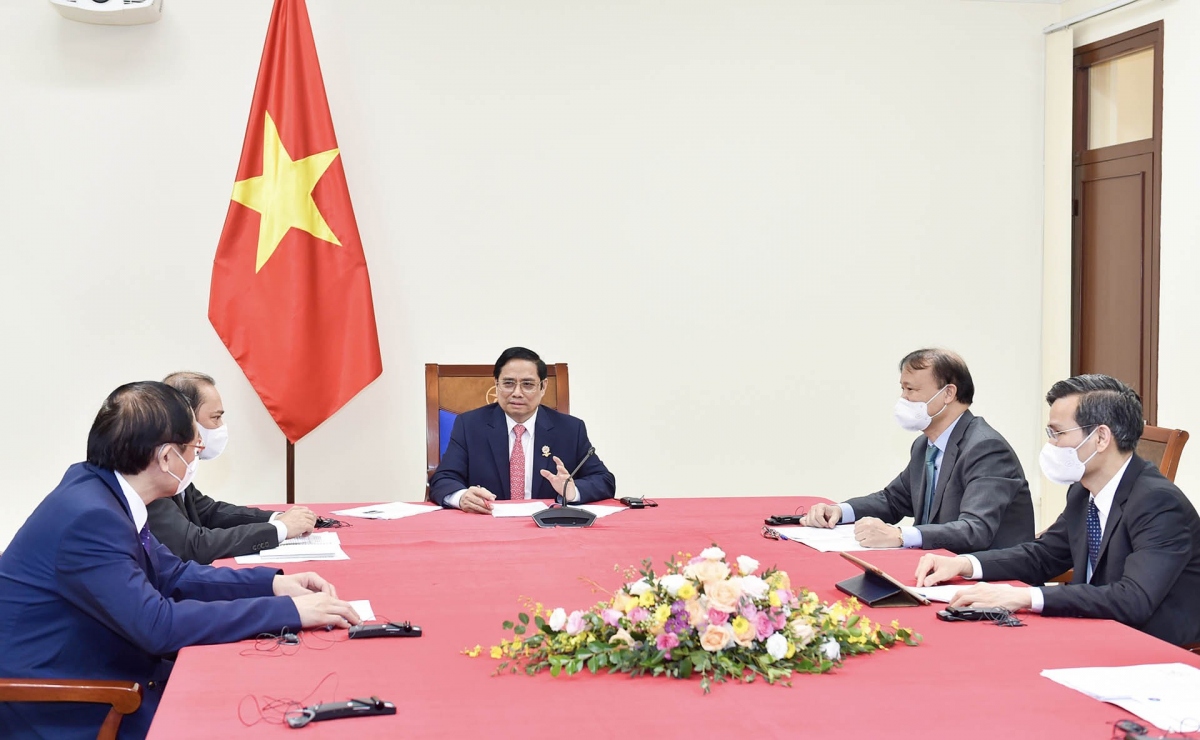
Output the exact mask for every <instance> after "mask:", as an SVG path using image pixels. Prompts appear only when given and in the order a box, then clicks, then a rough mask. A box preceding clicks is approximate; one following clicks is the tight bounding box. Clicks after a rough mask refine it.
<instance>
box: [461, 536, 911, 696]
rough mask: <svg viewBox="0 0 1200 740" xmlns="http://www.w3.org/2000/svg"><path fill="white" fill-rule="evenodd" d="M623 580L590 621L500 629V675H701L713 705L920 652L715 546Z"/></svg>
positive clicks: (495, 653) (529, 616)
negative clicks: (900, 651) (505, 633)
mask: <svg viewBox="0 0 1200 740" xmlns="http://www.w3.org/2000/svg"><path fill="white" fill-rule="evenodd" d="M626 576H627V580H628V581H629V582H627V583H626V584H625V585H624V586H622V587H621V588H620V589H619V590H618V591H617V592H616V593H615V594H614V595H613V596H612V598H610V599H609V600H608V601H603V602H600V603H598V604H596V605H595V606H593V607H592V608H591V609H589V610H587V611H583V610H579V611H572V612H570V613H569V614H568V613H567V611H566V610H565V609H562V608H556V609H549V608H546V607H543V605H542V604H540V603H527V608H528V611H522V612H521V613H519V614H518V615H517V619H516V621H510V622H505V623H504V629H505V630H511V631H512V633H513V638H512V639H511V640H509V639H505V640H502V641H501V643H500V644H499V645H497V646H495V647H493V648H492V649H491V657H492V658H495V659H497V660H500V661H501V663H500V665H499V666H498V668H497V669H496V672H497V673H504V672H512V673H516V672H518V671H521V670H523V671H524V672H525V673H527V674H529V675H533V674H535V673H538V672H539V671H543V670H549V671H550V675H552V676H557V675H559V674H560V673H563V672H565V673H567V674H568V675H570V674H573V673H579V672H581V671H584V670H588V671H590V672H592V673H597V672H598V671H601V670H604V671H607V672H609V673H617V672H620V673H629V674H632V675H644V674H650V675H654V676H671V677H673V678H689V677H691V676H692V675H693V674H699V675H700V676H701V679H700V686H701V688H702V689H703V690H704V692H705V693H708V691H709V690H710V689H711V686H712V682H714V681H717V682H722V681H725V680H726V679H734V680H744V681H747V682H750V681H753V680H754V679H755V677H757V676H761V677H762V678H764V679H765V680H766V681H767V682H768V683H775V682H777V681H781V680H782V681H786V680H787V679H789V678H790V677H791V675H792V673H794V672H797V671H800V672H804V673H824V672H826V671H828V670H830V669H831V668H833V666H834V665H837V664H839V663H840V662H841V661H842V659H843V658H845V657H846V656H849V655H859V654H863V653H873V652H875V651H876V650H880V649H887V648H889V647H891V646H892V645H894V644H896V642H903V643H905V644H906V645H916V644H917V643H918V641H919V640H920V635H917V634H915V633H914V632H913V631H912V630H910V629H907V628H904V627H901V626H900V625H899V623H897V622H895V621H893V622H892V623H891V628H890V629H889V628H885V627H884V626H883V625H881V624H879V623H875V622H872V621H871V620H869V619H867V618H866V617H864V616H862V615H861V614H858V613H857V612H858V610H859V609H860V606H859V604H858V602H857V601H856V600H855V599H849V600H847V601H844V602H843V601H839V602H836V603H834V604H827V603H822V602H821V601H820V600H819V599H818V598H817V596H816V594H813V593H811V592H809V591H807V590H800V591H796V590H793V587H792V583H791V580H790V579H789V578H788V575H787V573H785V572H783V571H781V570H776V569H774V568H771V569H767V570H765V571H763V572H762V573H759V563H758V561H757V560H755V559H753V558H750V557H746V556H744V555H743V556H741V557H738V558H737V559H736V560H735V561H733V562H727V561H726V559H725V553H724V552H723V551H722V550H721V549H720V548H719V547H717V546H715V545H714V546H713V547H709V548H707V549H705V550H704V551H703V552H701V553H700V554H699V555H698V556H696V557H694V558H690V559H683V560H676V559H675V558H674V557H672V558H671V560H670V561H668V562H667V563H666V573H665V574H663V575H661V576H659V575H658V574H656V573H655V572H654V569H653V567H652V566H651V562H650V561H649V560H646V561H643V563H642V567H641V568H640V569H637V570H631V571H629V572H627V573H626ZM481 651H482V648H481V647H480V646H476V647H474V648H471V649H469V650H465V651H464V653H466V654H467V655H470V656H472V657H474V656H476V655H478V654H479V653H480V652H481Z"/></svg>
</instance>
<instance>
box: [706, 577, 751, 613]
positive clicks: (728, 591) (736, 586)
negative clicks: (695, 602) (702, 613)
mask: <svg viewBox="0 0 1200 740" xmlns="http://www.w3.org/2000/svg"><path fill="white" fill-rule="evenodd" d="M704 594H705V595H706V596H707V597H708V607H709V609H717V610H719V611H723V612H726V613H728V614H733V613H734V612H735V611H737V605H738V599H740V598H742V584H741V583H739V582H738V580H737V579H736V578H731V579H730V580H728V581H717V582H716V583H709V584H705V586H704Z"/></svg>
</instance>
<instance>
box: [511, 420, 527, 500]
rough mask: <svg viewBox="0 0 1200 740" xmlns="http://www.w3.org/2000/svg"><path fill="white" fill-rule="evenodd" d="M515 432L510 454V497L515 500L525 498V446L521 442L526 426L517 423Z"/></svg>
mask: <svg viewBox="0 0 1200 740" xmlns="http://www.w3.org/2000/svg"><path fill="white" fill-rule="evenodd" d="M513 434H514V435H515V436H516V439H514V440H513V448H512V454H511V455H509V456H508V490H509V492H510V494H511V495H510V496H509V498H511V499H512V500H513V501H524V500H525V446H524V445H523V444H521V437H524V436H525V426H524V425H523V424H517V425H516V426H515V427H513Z"/></svg>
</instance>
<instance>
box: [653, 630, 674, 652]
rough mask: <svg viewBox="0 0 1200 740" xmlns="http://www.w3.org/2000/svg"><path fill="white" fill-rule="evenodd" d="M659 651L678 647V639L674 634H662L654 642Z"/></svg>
mask: <svg viewBox="0 0 1200 740" xmlns="http://www.w3.org/2000/svg"><path fill="white" fill-rule="evenodd" d="M654 644H655V646H656V647H657V648H658V649H659V650H670V649H671V648H675V647H679V637H678V636H676V634H675V633H674V632H664V633H662V634H661V635H659V636H658V639H657V640H655V641H654Z"/></svg>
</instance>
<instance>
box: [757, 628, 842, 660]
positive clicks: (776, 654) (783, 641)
mask: <svg viewBox="0 0 1200 740" xmlns="http://www.w3.org/2000/svg"><path fill="white" fill-rule="evenodd" d="M834 644H835V645H836V644H837V643H834ZM787 649H788V644H787V638H786V637H784V636H783V635H781V634H779V633H778V632H776V633H775V634H773V635H771V636H770V637H768V638H767V653H769V654H770V656H771V657H772V658H774V659H775V660H782V659H783V656H785V655H787Z"/></svg>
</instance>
